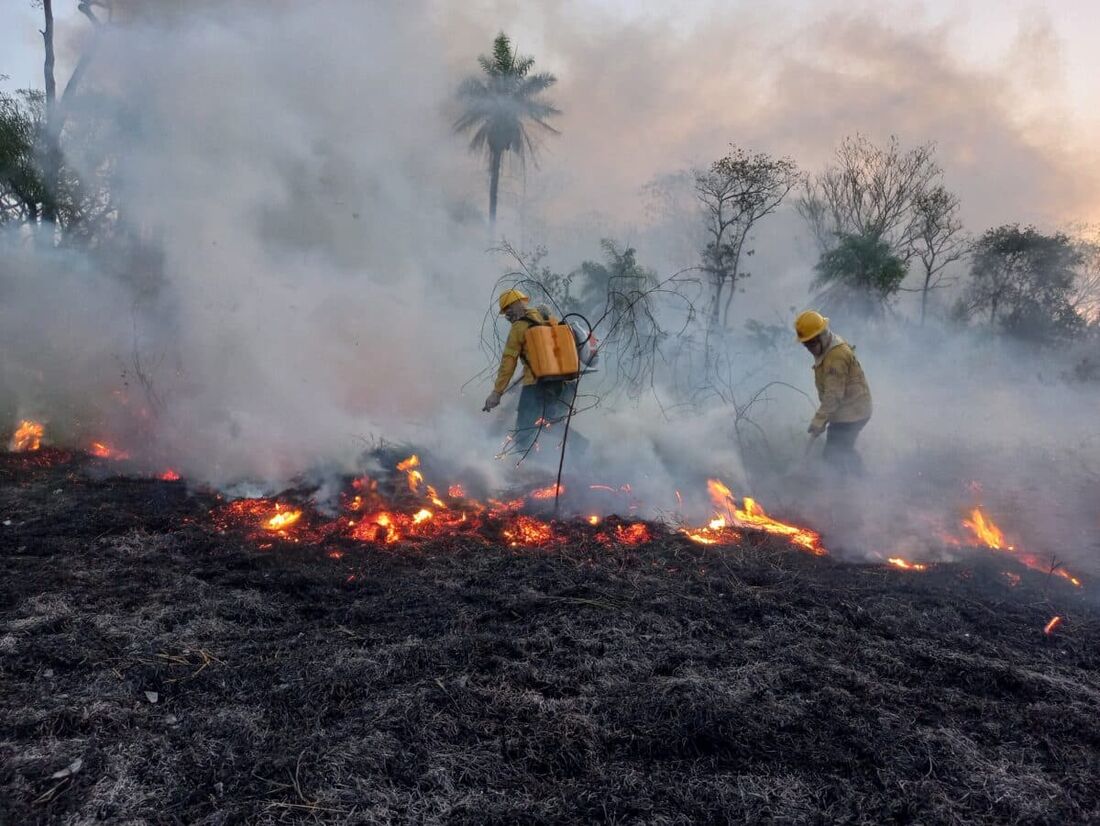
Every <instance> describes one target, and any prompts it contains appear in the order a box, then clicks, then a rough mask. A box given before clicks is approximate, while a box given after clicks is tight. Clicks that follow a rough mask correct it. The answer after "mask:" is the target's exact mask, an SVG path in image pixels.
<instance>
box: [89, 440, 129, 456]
mask: <svg viewBox="0 0 1100 826" xmlns="http://www.w3.org/2000/svg"><path fill="white" fill-rule="evenodd" d="M88 452H89V453H91V454H92V455H93V456H96V457H98V458H100V459H115V460H120V459H129V458H130V454H129V453H126V452H125V451H121V450H115V449H114V448H113V447H111V446H110V445H109V444H106V443H104V442H92V445H91V447H89V448H88Z"/></svg>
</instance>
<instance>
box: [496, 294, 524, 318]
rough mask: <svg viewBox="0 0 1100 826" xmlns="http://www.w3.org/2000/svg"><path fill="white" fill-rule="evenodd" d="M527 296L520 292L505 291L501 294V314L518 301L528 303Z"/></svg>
mask: <svg viewBox="0 0 1100 826" xmlns="http://www.w3.org/2000/svg"><path fill="white" fill-rule="evenodd" d="M526 300H527V296H526V295H524V294H523V293H521V292H520V291H519V290H505V291H504V292H502V293H501V294H500V312H501V313H503V312H504V311H505V310H507V309H508V308H509V307H511V306H512V305H513V304H515V303H516V302H517V301H526Z"/></svg>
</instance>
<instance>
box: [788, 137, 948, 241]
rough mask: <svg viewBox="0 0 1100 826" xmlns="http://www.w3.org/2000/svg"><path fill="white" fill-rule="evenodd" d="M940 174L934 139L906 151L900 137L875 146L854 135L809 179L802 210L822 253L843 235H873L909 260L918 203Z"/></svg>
mask: <svg viewBox="0 0 1100 826" xmlns="http://www.w3.org/2000/svg"><path fill="white" fill-rule="evenodd" d="M941 175H942V172H941V170H940V168H939V166H938V165H937V163H936V158H935V146H934V145H933V144H930V143H928V144H923V145H921V146H917V147H915V148H914V149H910V150H907V151H906V150H903V149H902V148H901V144H900V143H899V142H898V139H897V138H896V137H891V138H890V141H889V143H887V144H886V146H876V145H875V144H873V143H872V142H871V141H870V140H868V139H867V138H866V137H864V136H863V135H855V136H853V137H848V138H845V139H844V140H843V141H842V142H841V144H840V146H839V147H838V148H837V151H836V157H835V159H834V162H833V163H832V164H830V165H829V166H828V167H827V168H826V169H825V171H824V172H822V173H821V174H820V175H817V176H814V177H813V178H810V179H807V181H806V187H805V191H804V192H803V195H802V197H801V198H800V199H799V204H798V210H799V212H800V213H801V215H802V217H803V218H805V219H806V222H807V223H808V224H809V225H810V229H811V230H812V231H813V233H814V236H815V237H816V239H817V242H818V245H819V246H820V248H821V251H822V252H825V251H827V250H829V249H832V248H833V247H834V246H836V244H837V243H838V240H839V238H840V237H841V236H842V235H852V236H861V237H867V238H870V237H874V238H879V239H881V240H883V241H885V242H886V243H887V244H888V245H889V247H890V251H891V253H892V254H893V255H895V256H896V257H898V258H901V259H902V260H903V261H906V262H908V261H909V259H910V258H911V257H912V255H913V252H914V248H913V241H914V238H915V235H916V233H917V230H918V225H919V221H918V217H917V213H916V210H915V205H916V203H917V201H918V200H919V199H920V198H921V197H922V196H924V195H925V194H926V193H927V192H929V191H930V190H931V189H933V188H934V187H935V185H936V183H937V181H938V179H939V178H940V176H941Z"/></svg>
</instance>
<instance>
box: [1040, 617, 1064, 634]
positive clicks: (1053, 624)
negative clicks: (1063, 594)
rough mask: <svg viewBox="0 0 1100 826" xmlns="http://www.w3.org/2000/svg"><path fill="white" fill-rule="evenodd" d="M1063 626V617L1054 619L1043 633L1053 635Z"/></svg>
mask: <svg viewBox="0 0 1100 826" xmlns="http://www.w3.org/2000/svg"><path fill="white" fill-rule="evenodd" d="M1061 624H1062V618H1061V617H1052V618H1051V620H1050V622H1048V623H1047V624H1046V627H1045V628H1043V633H1044V634H1047V635H1049V634H1051V633H1053V631H1054V629H1055V628H1057V627H1058V626H1059V625H1061Z"/></svg>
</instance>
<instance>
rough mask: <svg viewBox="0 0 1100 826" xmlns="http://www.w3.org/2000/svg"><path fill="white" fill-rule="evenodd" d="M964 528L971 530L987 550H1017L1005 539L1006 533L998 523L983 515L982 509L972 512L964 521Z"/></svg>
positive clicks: (975, 509)
mask: <svg viewBox="0 0 1100 826" xmlns="http://www.w3.org/2000/svg"><path fill="white" fill-rule="evenodd" d="M963 527H964V528H967V529H969V530H970V532H971V533H973V534H974V536H975V537H977V539H978V540H979V541H980V542H981V543H982V544H984V545H985V546H986V547H987V548H995V549H996V550H1006V551H1012V550H1015V549H1014V548H1013V547H1012V546H1011V545H1009V544H1008V541H1007V540H1006V539H1005V535H1004V532H1003V531H1002V530H1001V529H1000V527H998V526H997V523H996V522H994V521H993V520H992V519H990V518H989V517H987V516H986V515H985V514H984V513H982V509H981V508H974V510H972V511H971V512H970V518H969V519H964V520H963Z"/></svg>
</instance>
